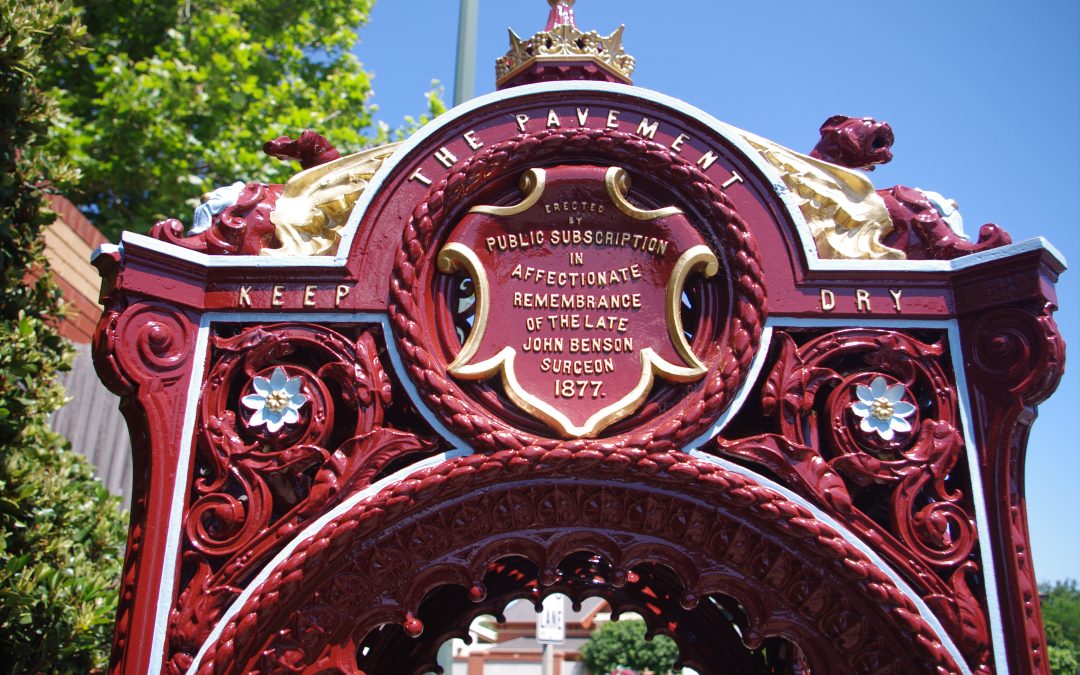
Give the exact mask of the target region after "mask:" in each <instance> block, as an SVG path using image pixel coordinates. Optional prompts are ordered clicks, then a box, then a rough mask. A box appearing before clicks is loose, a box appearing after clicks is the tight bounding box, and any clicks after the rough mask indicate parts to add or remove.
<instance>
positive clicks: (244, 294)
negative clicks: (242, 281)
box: [236, 286, 251, 307]
mask: <svg viewBox="0 0 1080 675" xmlns="http://www.w3.org/2000/svg"><path fill="white" fill-rule="evenodd" d="M250 293H251V286H241V287H240V297H239V298H237V300H236V306H237V307H251V295H249V294H250Z"/></svg>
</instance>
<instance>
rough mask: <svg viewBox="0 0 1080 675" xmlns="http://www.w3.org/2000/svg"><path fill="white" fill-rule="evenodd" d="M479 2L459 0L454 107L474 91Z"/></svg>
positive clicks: (470, 96)
mask: <svg viewBox="0 0 1080 675" xmlns="http://www.w3.org/2000/svg"><path fill="white" fill-rule="evenodd" d="M479 5H480V0H461V12H460V14H459V18H458V48H457V68H456V70H455V73H454V105H460V104H462V103H464V102H465V101H468V100H469V99H470V98H472V97H473V93H474V92H475V91H476V30H477V29H476V26H477V17H478V14H479V11H480V10H479Z"/></svg>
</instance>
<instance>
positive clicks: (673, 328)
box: [390, 127, 765, 451]
mask: <svg viewBox="0 0 1080 675" xmlns="http://www.w3.org/2000/svg"><path fill="white" fill-rule="evenodd" d="M485 134H486V136H490V135H491V130H489V131H487V132H485ZM476 137H477V138H478V137H479V135H478V134H477V136H476ZM485 143H486V141H485ZM436 158H437V159H438V158H439V156H438V155H436ZM440 161H441V160H440ZM700 163H701V162H699V164H700ZM412 175H415V176H419V177H420V178H422V179H423V181H428V178H427V174H423V175H421V174H412ZM414 182H416V181H414ZM721 182H722V181H721ZM425 184H427V183H425ZM427 186H428V189H427V193H426V195H425V196H424V198H423V199H422V200H420V201H419V202H418V203H417V204H416V206H415V208H413V211H412V215H411V216H410V219H409V222H408V224H407V226H406V228H405V231H404V234H403V241H402V244H403V246H402V249H401V251H400V253H399V254H398V258H397V260H396V262H395V267H394V277H393V280H392V285H391V305H390V311H391V315H392V317H393V321H394V328H395V335H396V337H397V340H398V344H399V346H400V348H401V353H402V355H403V357H404V360H405V362H406V365H407V367H408V369H409V374H410V376H411V377H412V378H413V381H414V383H415V384H416V386H417V389H418V391H419V393H420V395H421V397H422V398H423V399H424V400H425V401H427V402H428V404H429V405H431V407H432V408H433V409H434V410H435V411H436V412H438V413H439V414H440V415H441V416H442V417H443V419H444V420H445V421H447V423H448V424H449V425H450V426H451V427H452V428H453V429H454V430H455V431H457V432H459V433H462V434H463V435H466V436H468V437H469V438H471V439H472V440H473V442H475V443H476V444H477V445H478V446H479V447H489V448H490V449H499V448H505V447H512V446H528V445H541V446H551V445H552V444H553V443H559V442H575V443H580V442H587V443H591V442H594V441H593V440H591V439H595V442H598V443H601V444H602V445H603V447H607V446H609V445H612V444H613V445H615V446H619V445H626V444H633V445H635V446H639V447H642V448H644V449H647V450H650V451H651V450H661V449H664V448H669V449H670V448H675V447H679V446H680V445H681V444H682V443H684V442H686V441H689V440H690V439H692V438H694V437H695V436H697V435H698V434H700V433H702V432H703V431H704V430H705V429H706V428H707V427H708V426H709V425H710V424H711V423H712V422H713V421H715V419H716V418H717V417H718V416H719V414H720V413H721V412H722V411H723V409H724V408H725V407H726V405H727V404H729V403H730V402H731V400H732V399H733V398H734V396H735V393H736V391H737V390H738V388H739V386H740V385H741V384H742V383H743V380H744V379H745V376H746V374H747V372H748V370H749V367H750V363H751V361H752V359H753V356H754V352H755V350H756V349H757V346H758V341H759V339H760V336H761V331H762V328H763V325H764V319H765V307H764V305H765V292H764V287H763V286H764V284H763V280H762V272H761V264H760V256H759V254H758V250H757V246H756V244H755V243H754V239H753V237H752V236H751V234H750V232H749V228H748V226H747V224H746V223H745V222H744V221H743V220H742V218H741V217H740V216H739V214H738V212H737V210H736V209H735V207H734V204H733V203H732V201H731V200H730V199H729V197H728V196H727V195H725V194H724V191H723V190H724V188H723V185H720V184H717V183H716V182H715V181H714V180H712V179H710V177H709V176H708V175H706V173H705V171H703V170H702V169H701V168H700V167H699V166H698V165H697V164H695V163H691V162H689V161H687V160H686V159H684V158H682V157H681V156H679V155H678V154H677V153H675V152H672V151H671V150H670V148H666V147H664V146H661V145H659V144H657V143H653V142H650V141H648V140H644V139H641V138H640V137H638V136H635V135H633V134H626V133H622V132H619V131H615V130H611V129H607V128H603V129H591V128H586V127H581V128H577V129H574V130H558V129H552V130H541V131H538V132H535V133H524V134H521V133H517V134H515V135H514V137H512V138H509V139H507V140H504V141H500V142H496V143H491V144H490V145H487V144H485V145H484V146H483V147H482V148H480V149H478V150H477V151H476V152H475V154H473V155H471V156H470V157H468V158H466V159H461V160H460V161H458V162H457V163H456V164H454V165H453V166H449V167H448V170H447V172H446V174H445V175H444V177H442V178H441V179H440V180H430V184H427ZM515 186H516V188H515ZM597 447H601V446H597Z"/></svg>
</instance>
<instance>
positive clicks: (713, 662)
mask: <svg viewBox="0 0 1080 675" xmlns="http://www.w3.org/2000/svg"><path fill="white" fill-rule="evenodd" d="M555 571H556V576H555V578H554V582H553V583H552V584H550V585H548V586H544V585H543V584H542V583H541V582H540V577H541V570H540V569H539V567H538V566H537V565H536V564H535V563H534V562H533V561H531V560H529V559H527V558H524V557H521V556H517V555H511V556H507V557H506V558H501V559H499V560H496V561H493V562H491V563H489V565H488V571H487V573H486V574H485V575H484V579H483V584H484V588H485V589H486V591H487V595H486V597H485V598H484V599H483V600H481V601H476V600H474V599H473V598H471V597H469V595H470V594H469V593H468V592H467V591H466V590H465V589H463V588H461V587H460V586H454V585H449V586H443V587H439V588H436V589H434V590H432V591H431V592H430V593H428V595H427V596H426V597H425V598H424V600H423V601H422V602H421V604H420V609H419V611H418V612H417V615H416V617H417V619H419V620H420V621H421V622H422V623H423V626H424V631H423V633H422V634H420V635H419V636H416V637H412V636H410V635H409V634H408V633H407V632H406V630H405V629H404V628H403V627H402V626H401V625H399V624H383V625H381V626H379V627H377V628H374V629H372V630H371V631H369V632H368V634H367V635H365V636H364V637H363V638H362V639H361V640H360V641H359V644H358V646H357V654H356V663H357V666H358V667H359V669H360V670H361V671H363V672H364V673H372V674H373V673H401V674H402V675H421V674H423V673H427V672H441V670H440V668H439V666H438V665H437V664H436V656H437V652H438V651H439V648H440V646H441V645H443V644H444V643H445V642H446V640H448V639H452V638H461V639H464V640H468V639H469V627H470V625H471V624H472V623H473V621H475V620H476V619H477V618H478V617H482V616H494V617H496V622H497V623H505V621H504V620H503V619H502V618H501V617H502V615H503V612H504V611H505V610H506V608H507V606H508V605H509V604H510V603H512V602H513V601H514V600H517V599H524V600H526V601H528V602H530V603H534V604H536V605H537V606H539V603H540V601H541V600H542V599H543V598H544V597H546V596H548V595H551V594H554V593H560V594H563V595H566V596H567V597H568V598H569V599H570V601H571V602H572V603H573V605H574V607H575V609H580V607H581V603H582V602H583V601H585V600H586V599H587V598H602V599H603V600H604V601H606V603H607V605H609V606H610V607H611V611H612V615H613V617H616V618H617V617H618V616H619V615H621V614H630V615H631V616H637V617H641V618H642V619H643V620H644V621H645V624H646V637H647V638H652V637H653V636H655V635H666V636H668V637H670V638H672V639H673V640H674V641H675V644H676V645H677V646H678V647H679V658H678V660H677V661H675V662H673V663H671V664H668V665H669V666H670V667H674V668H675V669H676V670H677V669H679V668H681V667H683V666H688V667H690V668H692V669H693V670H695V671H697V672H698V673H701V674H702V675H704V674H707V673H715V672H723V673H730V674H731V675H766V674H770V675H771V674H792V675H795V674H800V675H801V674H802V673H809V672H811V671H809V669H808V665H807V663H806V660H805V657H804V656H803V654H802V651H801V650H800V649H799V647H798V646H796V645H795V644H793V643H792V642H791V641H789V640H788V639H785V638H784V637H780V636H768V637H764V638H761V637H760V636H757V635H754V634H753V633H752V629H751V621H750V617H749V616H748V614H747V611H746V609H745V608H744V607H743V606H742V605H741V603H739V601H738V600H737V599H735V598H733V597H731V596H728V595H724V594H722V593H712V594H709V595H706V596H705V597H704V598H701V599H700V600H699V601H697V602H696V604H693V603H692V602H691V601H690V600H689V599H688V597H687V595H688V591H687V589H686V588H684V587H683V586H682V580H681V579H680V578H679V576H678V574H676V573H675V572H674V571H673V570H671V569H670V568H667V567H665V566H663V565H661V564H656V563H641V564H639V565H636V566H634V567H633V568H631V569H629V570H627V571H626V572H625V574H623V573H622V571H620V570H618V569H617V568H616V567H615V566H614V565H613V564H612V563H611V561H610V560H608V559H607V558H605V557H604V556H603V555H597V554H592V553H589V552H587V551H576V552H574V553H572V554H570V555H568V556H567V557H566V558H564V559H563V560H562V561H560V562H559V563H558V565H557V566H556V568H555ZM684 603H685V605H691V606H689V607H688V606H685V605H684ZM748 643H749V644H748ZM721 664H722V666H721Z"/></svg>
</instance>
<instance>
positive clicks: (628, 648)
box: [581, 620, 679, 675]
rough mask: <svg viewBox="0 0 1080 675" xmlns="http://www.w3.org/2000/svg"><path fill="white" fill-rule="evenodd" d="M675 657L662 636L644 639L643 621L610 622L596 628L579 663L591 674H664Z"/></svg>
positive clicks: (671, 644) (669, 641)
mask: <svg viewBox="0 0 1080 675" xmlns="http://www.w3.org/2000/svg"><path fill="white" fill-rule="evenodd" d="M678 658H679V648H678V646H677V645H676V644H675V641H674V640H672V639H671V638H669V637H667V636H666V635H657V636H655V637H654V638H653V639H652V640H646V639H645V622H644V621H639V620H633V621H632V620H626V621H610V622H608V623H606V624H604V625H603V626H601V627H600V628H599V629H597V630H596V631H595V632H594V633H593V634H592V636H591V637H590V638H589V641H588V642H586V643H585V644H584V645H583V646H582V648H581V660H582V662H584V663H585V666H586V667H587V668H588V669H589V672H590V673H592V675H608V673H610V672H612V671H614V670H616V669H619V668H629V669H631V670H634V671H637V672H639V673H640V672H642V671H643V670H645V669H646V668H647V669H649V670H651V671H653V672H655V673H666V672H668V671H669V670H671V668H672V667H673V666H674V665H675V661H676V660H678Z"/></svg>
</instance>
